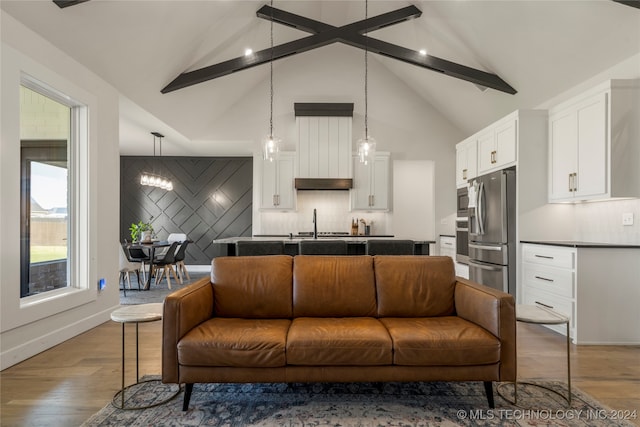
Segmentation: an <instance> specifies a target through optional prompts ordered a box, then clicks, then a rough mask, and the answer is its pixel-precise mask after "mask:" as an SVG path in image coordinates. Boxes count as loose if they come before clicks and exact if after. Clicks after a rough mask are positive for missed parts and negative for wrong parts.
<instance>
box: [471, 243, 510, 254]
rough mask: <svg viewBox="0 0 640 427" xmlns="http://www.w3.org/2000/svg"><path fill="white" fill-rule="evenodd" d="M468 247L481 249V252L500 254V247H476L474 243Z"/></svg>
mask: <svg viewBox="0 0 640 427" xmlns="http://www.w3.org/2000/svg"><path fill="white" fill-rule="evenodd" d="M469 247H470V248H473V249H482V250H483V251H497V252H502V246H488V245H476V244H475V243H473V244H472V243H469Z"/></svg>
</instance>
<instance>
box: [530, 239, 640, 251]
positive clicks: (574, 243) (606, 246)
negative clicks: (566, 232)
mask: <svg viewBox="0 0 640 427" xmlns="http://www.w3.org/2000/svg"><path fill="white" fill-rule="evenodd" d="M520 243H531V244H534V245H547V246H564V247H568V248H602V249H640V244H626V243H597V242H579V241H574V240H520Z"/></svg>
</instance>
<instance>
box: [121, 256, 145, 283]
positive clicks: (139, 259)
mask: <svg viewBox="0 0 640 427" xmlns="http://www.w3.org/2000/svg"><path fill="white" fill-rule="evenodd" d="M123 249H124V253H125V255H126V256H127V259H128V260H129V261H131V262H139V263H140V264H142V265H141V267H140V272H141V273H142V281H143V282H145V281H146V280H147V275H146V273H145V264H147V263H150V262H151V257H150V256H149V254H148V253H147V252H145V251H144V250H142V249H140V248H130V247H123Z"/></svg>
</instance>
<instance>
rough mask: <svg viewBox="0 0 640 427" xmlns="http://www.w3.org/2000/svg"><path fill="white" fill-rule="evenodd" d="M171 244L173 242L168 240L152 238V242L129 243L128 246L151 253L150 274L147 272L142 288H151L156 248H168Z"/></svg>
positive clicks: (146, 289) (145, 289)
mask: <svg viewBox="0 0 640 427" xmlns="http://www.w3.org/2000/svg"><path fill="white" fill-rule="evenodd" d="M169 246H171V242H169V241H167V240H152V241H150V242H134V243H128V244H127V247H128V248H133V249H142V250H143V251H145V252H147V253H148V254H149V266H150V267H149V274H147V281H146V282H145V284H144V287H143V288H142V290H144V291H148V290H149V289H151V272H152V270H153V259H154V258H155V255H156V249H158V248H166V247H169Z"/></svg>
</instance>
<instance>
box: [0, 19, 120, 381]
mask: <svg viewBox="0 0 640 427" xmlns="http://www.w3.org/2000/svg"><path fill="white" fill-rule="evenodd" d="M0 13H1V14H0V20H1V21H0V24H1V25H0V28H1V41H2V48H1V52H0V54H1V61H0V62H1V64H0V65H1V75H0V76H1V90H2V97H1V101H0V102H1V109H0V119H1V131H0V132H1V137H2V139H1V141H0V161H1V164H2V167H1V168H0V190H1V194H2V196H1V197H0V241H1V242H2V246H1V247H2V249H1V251H2V253H1V255H0V333H1V335H0V368H1V369H4V368H6V367H8V366H11V365H13V364H15V363H17V362H19V361H21V360H24V359H26V358H28V357H31V356H33V355H35V354H37V353H39V352H41V351H43V350H46V349H47V348H50V347H52V346H54V345H56V344H58V343H60V342H62V341H64V340H66V339H68V338H71V337H73V336H75V335H77V334H79V333H81V332H83V331H86V330H88V329H90V328H92V327H94V326H96V325H98V324H100V323H103V322H105V321H107V320H108V319H109V315H110V313H111V311H112V310H113V309H114V308H115V307H116V306H117V305H118V303H119V301H118V299H119V293H118V255H117V251H116V250H115V248H116V244H117V243H118V229H119V224H118V218H119V203H118V200H119V185H118V182H119V152H118V139H119V137H118V94H117V92H116V91H115V90H114V88H112V87H111V86H109V85H108V84H106V83H105V82H104V81H103V80H101V79H100V78H98V77H97V76H96V75H95V74H93V73H91V72H89V71H88V70H87V69H86V68H84V67H83V66H82V65H80V64H78V63H77V62H75V61H74V60H73V59H72V58H70V57H69V56H67V55H66V54H64V53H63V52H62V51H60V50H58V49H56V48H55V47H54V46H52V45H51V44H50V43H49V42H48V41H46V40H44V39H42V38H41V37H40V36H38V35H37V34H36V33H34V32H32V31H31V30H29V29H27V28H26V27H24V26H23V25H22V24H20V23H19V22H17V21H16V20H14V19H13V18H12V17H10V16H9V15H7V14H6V13H4V12H0ZM21 72H25V73H27V74H29V75H31V76H33V77H34V78H36V79H38V80H39V81H42V82H44V83H47V84H48V85H50V86H52V87H53V88H55V89H57V90H59V91H61V92H63V93H66V94H68V95H70V96H71V97H72V98H74V99H76V100H80V101H82V102H83V103H85V104H86V105H88V106H89V161H88V165H86V166H87V169H88V175H89V180H88V185H89V190H90V191H89V194H90V196H89V197H90V200H89V215H88V222H87V224H86V226H87V230H89V231H88V233H89V234H88V236H89V245H88V247H89V265H88V266H86V267H87V268H88V277H89V279H88V280H89V283H82V284H80V286H81V287H84V288H85V290H84V291H79V292H76V295H75V296H72V297H69V298H67V297H64V298H50V299H49V300H47V301H40V302H38V303H36V304H30V305H26V304H23V303H22V301H21V299H20V270H19V266H20V253H19V248H20V231H19V230H20V204H19V200H20V113H19V107H20V91H19V87H20V78H21ZM98 159H100V160H99V161H98ZM102 277H104V278H106V279H107V288H106V290H105V291H103V292H101V293H98V291H97V281H98V279H99V278H102ZM78 295H81V298H76V296H78Z"/></svg>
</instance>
